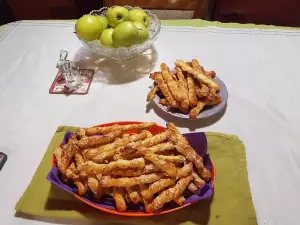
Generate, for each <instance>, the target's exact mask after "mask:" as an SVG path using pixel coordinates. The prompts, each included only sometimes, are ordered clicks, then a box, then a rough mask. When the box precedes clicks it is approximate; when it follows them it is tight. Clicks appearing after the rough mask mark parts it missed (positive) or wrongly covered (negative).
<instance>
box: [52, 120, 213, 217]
mask: <svg viewBox="0 0 300 225" xmlns="http://www.w3.org/2000/svg"><path fill="white" fill-rule="evenodd" d="M47 180H49V181H50V182H51V183H52V184H54V185H56V186H58V187H59V188H61V189H63V190H65V191H67V192H69V193H71V194H73V196H74V197H75V198H77V199H79V200H80V201H82V202H84V203H85V204H87V205H89V206H92V207H94V208H96V209H98V210H101V211H105V212H109V213H113V214H117V215H122V216H152V215H158V214H165V213H169V212H173V211H176V210H179V209H182V208H185V207H187V206H189V205H191V204H194V203H196V202H197V201H200V200H203V199H207V198H210V197H211V196H212V193H213V185H214V182H215V167H214V164H213V162H212V161H211V159H210V157H209V155H208V153H207V140H206V136H205V134H204V133H202V132H198V133H188V134H184V135H182V134H181V133H180V132H179V131H178V130H177V128H176V127H175V125H174V124H172V123H167V127H166V128H165V127H162V126H159V125H157V124H155V123H151V122H132V121H128V122H116V123H108V124H102V125H98V126H96V127H90V128H78V130H77V131H76V132H67V133H66V134H65V136H64V139H63V142H62V144H61V145H60V146H58V147H57V148H56V149H55V151H54V158H53V164H52V169H51V171H50V172H49V174H48V176H47Z"/></svg>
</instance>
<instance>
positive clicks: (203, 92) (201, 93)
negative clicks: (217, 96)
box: [195, 84, 209, 98]
mask: <svg viewBox="0 0 300 225" xmlns="http://www.w3.org/2000/svg"><path fill="white" fill-rule="evenodd" d="M200 86H201V87H200ZM195 87H196V95H197V97H198V98H203V97H207V96H208V94H209V87H207V86H206V85H205V84H201V85H200V84H196V86H195Z"/></svg>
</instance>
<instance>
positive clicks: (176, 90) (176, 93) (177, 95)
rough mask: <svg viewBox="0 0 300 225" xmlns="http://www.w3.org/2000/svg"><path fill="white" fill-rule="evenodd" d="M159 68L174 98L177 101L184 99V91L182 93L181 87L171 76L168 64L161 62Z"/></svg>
mask: <svg viewBox="0 0 300 225" xmlns="http://www.w3.org/2000/svg"><path fill="white" fill-rule="evenodd" d="M160 68H161V74H162V76H163V79H164V81H165V82H166V84H167V85H168V88H169V90H170V92H171V94H172V96H173V97H174V99H175V100H176V101H178V102H181V101H182V100H184V93H182V89H181V88H180V87H179V85H178V83H177V82H176V81H175V80H174V79H173V78H172V74H171V73H170V71H169V68H168V66H167V65H166V64H165V63H162V64H161V65H160Z"/></svg>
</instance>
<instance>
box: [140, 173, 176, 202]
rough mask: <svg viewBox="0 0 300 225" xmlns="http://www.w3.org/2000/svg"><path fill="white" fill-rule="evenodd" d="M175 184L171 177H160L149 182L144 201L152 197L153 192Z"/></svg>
mask: <svg viewBox="0 0 300 225" xmlns="http://www.w3.org/2000/svg"><path fill="white" fill-rule="evenodd" d="M173 185H175V179H172V178H162V179H160V180H158V181H156V182H154V183H152V184H150V186H149V188H148V190H147V193H146V195H145V196H144V199H145V200H146V201H151V200H152V199H153V196H154V194H156V193H158V192H160V191H163V190H164V189H166V188H167V187H170V186H173Z"/></svg>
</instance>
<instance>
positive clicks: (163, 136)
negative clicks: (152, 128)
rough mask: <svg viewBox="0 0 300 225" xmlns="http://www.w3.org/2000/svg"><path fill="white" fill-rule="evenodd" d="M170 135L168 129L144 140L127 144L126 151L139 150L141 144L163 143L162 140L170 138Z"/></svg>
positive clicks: (147, 145)
mask: <svg viewBox="0 0 300 225" xmlns="http://www.w3.org/2000/svg"><path fill="white" fill-rule="evenodd" d="M169 136H170V133H169V132H168V131H164V132H162V133H159V134H156V135H154V136H152V137H149V138H146V139H144V140H141V141H137V142H133V143H129V144H127V145H126V146H125V151H129V152H132V151H133V150H138V148H139V147H141V146H146V147H150V146H154V145H157V144H161V143H162V142H164V141H165V140H167V139H168V138H169Z"/></svg>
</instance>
